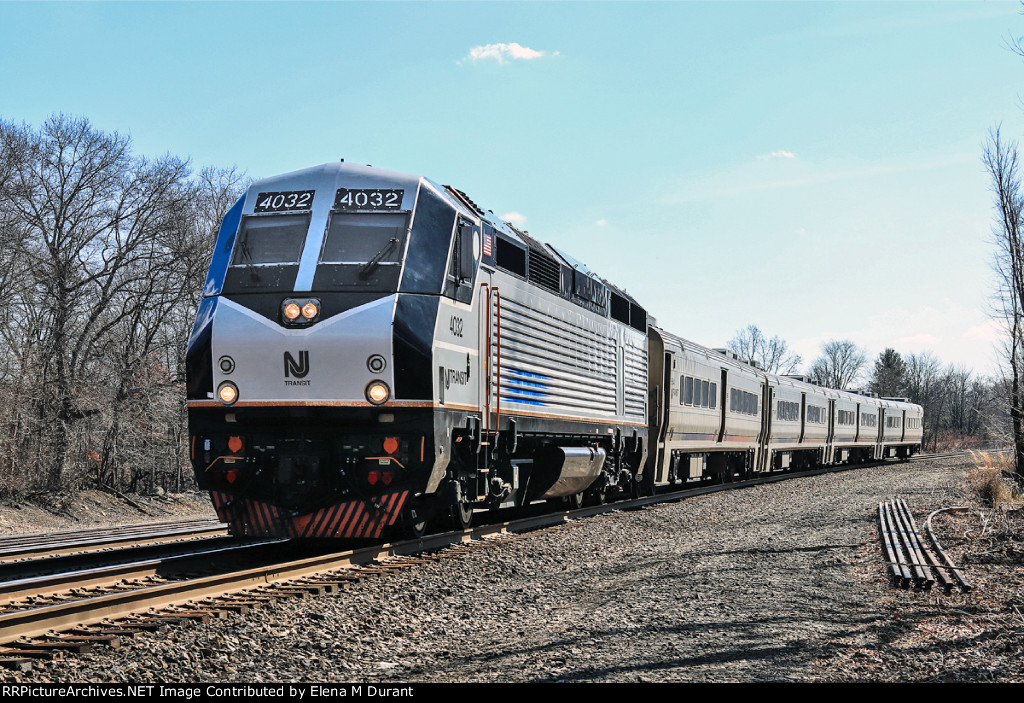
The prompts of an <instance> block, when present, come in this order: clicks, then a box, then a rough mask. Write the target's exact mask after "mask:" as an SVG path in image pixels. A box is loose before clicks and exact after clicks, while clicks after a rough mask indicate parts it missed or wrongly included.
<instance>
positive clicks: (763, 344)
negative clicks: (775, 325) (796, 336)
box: [725, 325, 803, 373]
mask: <svg viewBox="0 0 1024 703" xmlns="http://www.w3.org/2000/svg"><path fill="white" fill-rule="evenodd" d="M725 346H726V347H727V348H728V349H729V351H731V352H733V353H734V354H736V355H738V356H739V357H740V358H741V359H743V360H744V361H756V362H757V363H758V365H759V366H760V367H761V368H762V369H765V370H766V371H768V372H769V373H795V372H796V370H797V368H798V367H799V366H800V364H801V363H802V362H803V359H801V358H800V355H799V354H797V353H795V352H793V351H792V350H791V349H790V348H789V345H788V344H786V342H785V340H783V339H781V338H779V337H777V336H776V337H772V338H771V339H768V338H767V337H765V336H764V333H763V332H761V330H760V328H758V326H757V325H747V327H746V328H745V329H742V330H740V331H739V332H737V333H736V336H735V337H733V338H732V339H730V340H729V341H728V342H726V343H725Z"/></svg>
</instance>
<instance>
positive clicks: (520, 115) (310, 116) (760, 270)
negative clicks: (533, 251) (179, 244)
mask: <svg viewBox="0 0 1024 703" xmlns="http://www.w3.org/2000/svg"><path fill="white" fill-rule="evenodd" d="M1020 10H1021V5H1020V4H1019V3H1017V2H973V3H956V2H941V3H931V2H914V3H882V2H879V3H826V2H782V3H773V2H761V3H743V2H734V3H697V2H660V3H643V2H601V3H588V2H567V3H501V2H488V3H484V2H479V3H476V2H458V3H442V2H438V3H413V2H401V3H398V2H396V3H365V4H364V3H354V2H319V3H284V2H262V3H242V2H237V3H236V2H231V3H227V2H224V3H130V2H124V3H70V4H66V3H12V2H2V3H0V66H3V69H2V74H0V75H2V80H0V118H2V119H6V120H14V121H18V122H21V121H24V122H28V123H30V124H33V125H39V124H40V123H41V122H42V121H43V120H44V119H45V118H46V117H47V116H48V115H50V114H53V113H56V112H64V113H68V114H72V115H79V116H85V117H88V118H89V119H90V120H91V121H92V122H93V123H94V125H95V126H96V127H98V128H100V129H103V130H108V131H115V130H116V131H119V132H122V133H128V134H131V136H132V137H133V139H134V144H135V148H136V150H137V152H139V153H141V154H146V155H159V154H163V153H167V152H169V153H172V154H175V155H180V156H188V157H191V159H192V161H193V163H194V164H195V166H196V167H201V166H204V165H215V166H230V165H237V166H238V167H239V168H241V169H243V170H245V171H246V172H248V174H249V175H251V176H253V177H261V176H269V175H273V174H277V173H282V172H286V171H291V170H295V169H298V168H303V167H306V166H310V165H314V164H318V163H323V162H327V161H335V160H337V159H338V158H341V157H344V158H345V159H346V160H347V161H355V162H360V163H369V164H373V165H375V166H381V167H385V168H389V169H393V170H399V171H409V172H412V173H420V174H422V175H425V176H427V177H428V178H431V179H433V180H435V181H438V182H441V183H445V184H452V185H455V186H457V187H459V188H461V189H463V190H465V191H466V192H467V193H468V194H469V195H470V196H471V197H472V198H473V199H474V200H476V201H477V203H479V204H480V205H482V206H483V207H485V208H489V209H493V210H494V212H495V213H498V214H499V215H505V216H507V217H508V218H509V219H513V220H515V221H516V223H517V224H518V225H519V226H521V227H524V228H526V229H528V230H529V231H530V232H531V233H532V234H533V235H534V236H537V237H538V238H540V239H542V240H543V241H547V242H550V243H552V244H554V245H555V246H558V247H559V248H561V249H563V250H565V251H567V252H569V253H570V254H572V255H574V256H575V257H576V258H578V259H580V260H581V261H584V262H585V263H586V264H587V265H588V266H589V267H590V268H591V269H592V270H594V271H596V272H598V273H599V274H601V275H602V276H604V277H605V278H607V279H609V280H611V281H613V282H615V283H616V284H618V285H621V286H624V287H625V288H627V289H628V290H629V291H630V292H631V293H632V294H633V295H635V296H636V297H637V298H638V299H639V300H640V301H641V302H642V303H643V304H645V305H646V307H647V308H648V309H649V310H650V312H651V313H652V314H653V315H654V316H655V317H656V318H657V319H658V322H659V324H661V325H662V326H663V327H665V328H667V329H669V330H670V331H672V332H674V333H676V334H679V335H681V336H683V337H686V338H689V339H692V340H694V341H696V342H699V343H701V344H706V345H708V346H724V343H725V342H726V341H727V340H728V339H729V338H730V337H732V336H733V335H734V334H735V333H736V331H737V330H739V329H740V328H742V327H744V326H746V325H747V324H751V323H753V324H757V325H759V326H760V327H761V329H762V330H764V331H765V332H766V333H767V334H768V335H769V336H770V335H776V334H777V335H779V336H781V337H782V338H784V339H786V340H787V341H788V342H789V343H790V344H791V345H792V346H793V347H794V348H795V349H796V350H797V351H798V352H799V353H801V354H802V355H803V356H804V359H805V361H806V362H807V363H809V362H810V361H811V360H812V359H813V357H814V356H816V355H817V353H818V349H819V345H820V344H821V342H822V341H824V340H827V339H830V338H849V339H853V340H854V341H856V342H858V343H859V344H861V345H862V346H863V347H864V348H865V349H866V350H867V351H868V353H869V354H870V356H871V357H872V358H873V357H875V356H877V354H878V353H879V352H880V351H881V350H882V349H883V348H884V347H886V346H891V347H894V348H895V349H897V350H898V351H900V352H904V353H907V352H920V351H932V352H934V353H935V354H936V355H937V356H938V357H939V358H940V359H941V360H942V361H944V362H948V363H963V364H967V365H968V366H970V367H973V368H975V369H978V370H979V371H983V372H993V371H994V370H995V352H994V340H995V338H996V331H995V329H994V328H993V325H992V323H991V322H990V321H989V320H988V318H987V316H986V307H987V305H988V296H989V291H990V289H991V288H992V281H993V277H992V273H991V267H990V261H991V258H992V247H991V245H990V229H991V222H992V207H991V194H990V193H989V191H988V179H987V177H986V174H985V172H984V169H983V167H982V164H981V161H980V153H981V148H982V145H983V143H984V141H985V139H986V135H987V133H988V130H989V129H991V128H992V127H993V126H995V125H997V124H1000V123H1001V124H1002V129H1003V133H1004V135H1006V136H1009V137H1013V138H1017V137H1018V136H1019V135H1021V134H1022V133H1024V60H1022V59H1021V58H1020V57H1018V56H1016V55H1015V54H1013V53H1012V52H1010V51H1009V50H1008V49H1007V47H1006V40H1007V38H1009V37H1014V36H1021V35H1024V16H1022V15H1021V14H1020Z"/></svg>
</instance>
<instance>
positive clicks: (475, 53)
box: [457, 42, 558, 65]
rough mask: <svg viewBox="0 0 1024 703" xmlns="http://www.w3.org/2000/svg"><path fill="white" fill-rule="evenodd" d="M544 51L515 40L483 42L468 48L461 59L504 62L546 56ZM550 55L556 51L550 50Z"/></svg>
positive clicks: (546, 53)
mask: <svg viewBox="0 0 1024 703" xmlns="http://www.w3.org/2000/svg"><path fill="white" fill-rule="evenodd" d="M547 55H548V52H546V51H537V50H536V49H531V48H529V47H527V46H523V45H522V44H519V43H517V42H512V43H511V44H484V45H483V46H474V47H473V48H472V49H470V50H469V54H468V55H467V56H466V57H465V58H463V59H462V61H489V60H493V61H497V62H498V63H506V62H508V61H532V60H533V59H539V58H542V57H544V56H547ZM551 56H558V52H557V51H555V52H552V53H551ZM462 61H458V62H457V63H458V64H460V65H461V64H462Z"/></svg>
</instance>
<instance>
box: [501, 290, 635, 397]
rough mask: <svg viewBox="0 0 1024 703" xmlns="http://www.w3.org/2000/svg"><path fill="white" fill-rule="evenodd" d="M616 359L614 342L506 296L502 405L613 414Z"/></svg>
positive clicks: (502, 358) (502, 333)
mask: <svg viewBox="0 0 1024 703" xmlns="http://www.w3.org/2000/svg"><path fill="white" fill-rule="evenodd" d="M493 342H494V343H495V344H496V343H497V339H496V338H495V339H494V340H493ZM615 361H616V359H615V344H614V342H613V340H611V339H608V338H607V337H604V336H602V335H601V334H599V333H597V332H594V331H593V330H590V329H587V328H585V327H582V326H580V325H576V324H573V323H572V322H569V321H566V320H562V319H558V318H556V317H554V316H552V315H549V314H546V313H543V312H540V311H538V310H534V309H531V308H529V307H527V306H525V305H522V304H520V303H517V302H515V301H513V300H509V299H503V300H502V309H501V404H502V407H509V406H510V404H513V405H515V404H518V405H521V406H530V407H532V408H533V409H536V410H546V411H550V412H557V413H558V414H563V415H580V414H582V415H583V416H587V415H593V414H601V415H615V373H616V372H615V366H616V364H615ZM492 373H494V370H493V369H492ZM524 409H525V408H524Z"/></svg>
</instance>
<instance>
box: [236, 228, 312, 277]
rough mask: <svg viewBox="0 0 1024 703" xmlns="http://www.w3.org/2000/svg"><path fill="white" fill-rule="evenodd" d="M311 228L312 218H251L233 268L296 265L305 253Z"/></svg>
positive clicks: (244, 230) (239, 241) (241, 239)
mask: <svg viewBox="0 0 1024 703" xmlns="http://www.w3.org/2000/svg"><path fill="white" fill-rule="evenodd" d="M308 228H309V215H273V216H267V217H247V218H245V222H244V223H243V224H242V231H241V232H240V233H239V235H238V242H237V243H236V244H235V255H234V258H232V260H231V265H232V266H247V265H257V264H294V263H296V262H298V260H299V254H301V253H302V243H303V242H304V241H305V239H306V230H307V229H308Z"/></svg>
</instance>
